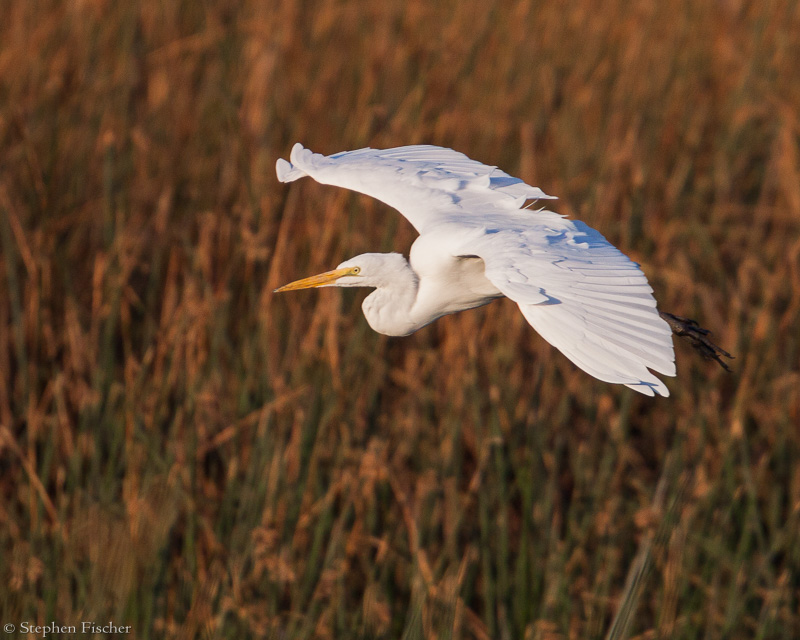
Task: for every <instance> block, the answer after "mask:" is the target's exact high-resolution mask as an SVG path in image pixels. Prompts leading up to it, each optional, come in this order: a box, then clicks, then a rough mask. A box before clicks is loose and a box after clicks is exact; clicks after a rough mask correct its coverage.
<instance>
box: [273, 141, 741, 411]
mask: <svg viewBox="0 0 800 640" xmlns="http://www.w3.org/2000/svg"><path fill="white" fill-rule="evenodd" d="M276 170H277V173H278V179H279V180H280V181H281V182H292V181H294V180H297V179H298V178H302V177H304V176H311V177H312V178H314V180H316V181H317V182H320V183H322V184H331V185H336V186H339V187H344V188H347V189H352V190H354V191H358V192H360V193H364V194H366V195H369V196H372V197H373V198H377V199H378V200H380V201H381V202H384V203H386V204H388V205H389V206H391V207H394V208H395V209H397V210H398V211H399V212H400V213H401V214H403V215H404V216H405V217H406V218H407V219H408V221H409V222H410V223H411V224H412V225H414V228H415V229H416V230H417V231H418V232H419V238H417V240H416V241H415V242H414V244H413V245H412V247H411V251H410V254H409V259H408V260H406V259H405V258H404V257H403V256H402V255H400V254H398V253H365V254H362V255H359V256H356V257H355V258H351V259H350V260H346V261H345V262H342V263H341V264H340V265H339V266H338V267H336V269H334V270H333V271H327V272H325V273H321V274H319V275H316V276H311V277H310V278H304V279H302V280H297V281H295V282H292V283H290V284H287V285H285V286H283V287H280V288H279V289H276V292H277V291H292V290H295V289H306V288H310V287H331V286H333V287H371V288H374V289H375V291H373V292H372V293H371V294H370V295H368V296H367V297H366V298H365V300H364V302H363V304H362V308H363V310H364V315H365V316H366V319H367V322H368V323H369V325H370V326H371V327H372V328H373V329H374V330H375V331H377V332H379V333H384V334H386V335H390V336H405V335H408V334H410V333H413V332H414V331H417V330H418V329H421V328H422V327H424V326H425V325H427V324H429V323H431V322H433V321H434V320H436V319H437V318H440V317H442V316H443V315H446V314H449V313H455V312H457V311H463V310H465V309H472V308H474V307H479V306H481V305H484V304H487V303H488V302H491V301H492V300H494V299H495V298H499V297H502V296H506V297H508V298H511V300H513V301H514V302H516V303H517V305H519V308H520V311H522V314H523V315H524V316H525V319H526V320H527V321H528V322H529V323H530V324H531V326H533V328H534V329H536V331H538V332H539V334H540V335H541V336H542V337H543V338H544V339H545V340H547V341H548V342H549V343H550V344H552V345H553V346H554V347H556V349H558V350H559V351H561V353H563V354H564V355H565V356H566V357H567V358H569V359H570V360H571V361H572V362H573V363H575V364H576V365H577V366H578V367H580V368H581V369H583V370H584V371H585V372H586V373H588V374H590V375H592V376H594V377H595V378H598V379H600V380H603V381H605V382H611V383H616V384H624V385H625V386H627V387H630V388H631V389H634V390H635V391H638V392H639V393H643V394H645V395H648V396H652V395H654V394H659V395H662V396H668V395H669V390H668V389H667V387H666V385H664V383H663V382H662V381H661V380H660V379H659V378H657V377H656V376H655V375H653V374H652V373H651V372H650V371H649V370H648V369H652V370H653V371H657V372H658V373H661V374H663V375H665V376H674V375H675V353H674V350H673V345H672V331H673V330H672V329H671V328H670V324H672V323H670V324H668V323H667V322H665V320H664V319H662V317H661V316H660V315H659V312H658V310H657V309H656V301H655V298H653V295H652V291H653V290H652V288H651V287H650V285H649V284H648V283H647V278H646V277H645V275H644V273H642V271H641V269H639V266H638V265H637V264H636V263H635V262H633V261H632V260H630V259H629V258H628V257H627V256H626V255H625V254H623V253H622V252H621V251H620V250H619V249H617V248H616V247H614V246H613V245H612V244H611V243H609V242H608V241H607V240H606V239H605V238H604V237H603V236H602V235H601V234H600V233H598V232H597V231H595V230H594V229H592V228H591V227H589V226H587V225H586V224H584V223H583V222H580V221H579V220H569V219H567V218H565V217H564V216H562V215H559V214H557V213H553V212H552V211H547V210H545V209H531V208H529V206H530V204H532V203H533V202H536V201H538V200H543V199H554V197H553V196H548V195H547V194H545V193H544V192H543V191H542V190H541V189H539V188H538V187H532V186H530V185H528V184H526V183H525V182H523V181H522V180H520V179H519V178H514V177H512V176H510V175H508V174H507V173H505V172H503V171H501V170H500V169H498V168H497V167H491V166H487V165H485V164H482V163H480V162H477V161H475V160H471V159H470V158H468V157H467V156H465V155H464V154H462V153H459V152H457V151H453V150H452V149H446V148H443V147H435V146H430V145H416V146H408V147H397V148H395V149H383V150H381V149H370V148H366V149H359V150H357V151H344V152H342V153H337V154H334V155H332V156H323V155H320V154H318V153H313V152H312V151H310V150H309V149H305V148H304V147H303V146H302V145H301V144H296V145H295V146H294V148H293V149H292V153H291V162H287V161H286V160H283V159H280V160H278V162H277V166H276ZM526 205H527V206H526ZM667 315H668V314H667ZM669 317H670V318H674V316H669ZM681 320H682V319H681ZM687 322H691V321H687ZM680 326H682V327H685V326H686V325H683V324H681V325H680ZM695 326H696V325H695ZM700 331H701V332H702V331H703V330H702V329H701V330H700ZM676 333H678V330H677V329H676ZM679 335H681V334H680V333H679ZM703 335H705V334H703ZM726 355H727V354H726ZM723 366H724V365H723Z"/></svg>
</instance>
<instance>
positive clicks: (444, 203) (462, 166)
mask: <svg viewBox="0 0 800 640" xmlns="http://www.w3.org/2000/svg"><path fill="white" fill-rule="evenodd" d="M290 158H291V163H290V162H287V161H286V160H283V159H280V160H278V162H277V165H276V170H277V173H278V179H279V180H280V181H281V182H292V181H293V180H297V179H298V178H302V177H304V176H311V177H312V178H314V180H316V181H317V182H321V183H323V184H331V185H335V186H338V187H344V188H346V189H352V190H353V191H358V192H360V193H364V194H366V195H368V196H372V197H373V198H376V199H377V200H380V201H381V202H385V203H386V204H388V205H389V206H391V207H394V208H395V209H397V210H398V211H399V212H400V213H402V214H403V215H404V216H405V217H406V218H407V219H408V221H409V222H411V224H412V225H414V228H416V230H417V231H418V232H419V233H424V232H425V230H426V229H429V228H430V227H431V226H433V225H436V224H439V223H441V222H442V221H444V220H445V219H452V218H453V216H457V217H458V218H459V219H462V218H465V217H467V218H469V217H471V218H475V219H479V218H481V217H483V216H486V215H487V214H491V213H505V212H512V211H515V210H518V209H520V208H521V207H523V206H524V205H525V203H526V202H527V201H529V200H538V199H540V198H552V197H553V196H548V195H547V194H546V193H544V192H543V191H542V190H541V189H539V188H538V187H531V186H530V185H528V184H525V183H524V182H523V181H522V180H520V179H519V178H514V177H512V176H510V175H508V174H507V173H505V172H504V171H501V170H500V169H498V168H497V167H490V166H488V165H485V164H482V163H480V162H477V161H475V160H471V159H470V158H468V157H467V156H465V155H464V154H463V153H459V152H458V151H453V150H452V149H445V148H443V147H435V146H431V145H415V146H410V147H397V148H395V149H369V148H367V149H359V150H358V151H344V152H342V153H337V154H334V155H332V156H323V155H320V154H318V153H313V152H312V151H310V150H309V149H305V148H304V147H303V145H301V144H299V143H298V144H296V145H294V147H293V148H292V153H291V156H290Z"/></svg>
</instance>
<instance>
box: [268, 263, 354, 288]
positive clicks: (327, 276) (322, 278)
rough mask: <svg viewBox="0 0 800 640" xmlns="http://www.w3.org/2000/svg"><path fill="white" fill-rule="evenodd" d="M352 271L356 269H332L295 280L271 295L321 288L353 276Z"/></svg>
mask: <svg viewBox="0 0 800 640" xmlns="http://www.w3.org/2000/svg"><path fill="white" fill-rule="evenodd" d="M354 269H356V267H345V268H344V269H334V270H333V271H326V272H325V273H320V274H319V275H316V276H311V277H309V278H303V279H302V280H295V281H294V282H290V283H289V284H285V285H283V286H282V287H280V288H278V289H275V291H274V292H273V293H280V292H282V291H296V290H297V289H311V288H313V287H323V286H325V285H326V284H333V283H334V282H336V281H337V280H338V279H339V278H341V277H342V276H352V275H355V274H354V273H353V270H354Z"/></svg>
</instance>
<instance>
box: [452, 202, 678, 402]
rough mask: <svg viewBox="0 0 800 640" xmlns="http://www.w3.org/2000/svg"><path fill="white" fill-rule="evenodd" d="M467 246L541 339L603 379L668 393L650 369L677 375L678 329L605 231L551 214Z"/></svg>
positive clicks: (648, 392)
mask: <svg viewBox="0 0 800 640" xmlns="http://www.w3.org/2000/svg"><path fill="white" fill-rule="evenodd" d="M534 217H535V218H539V220H534V221H531V223H529V224H525V225H517V226H516V228H511V229H505V230H494V229H487V230H485V231H484V233H478V234H477V235H476V236H473V238H472V239H471V240H469V241H467V242H466V244H465V245H464V247H463V250H464V251H465V253H469V254H473V255H477V256H479V257H481V258H482V259H483V260H484V262H485V264H486V270H485V274H486V277H487V278H488V279H489V280H490V281H491V282H492V284H494V285H495V286H496V287H497V288H498V289H499V290H500V292H501V293H503V294H504V295H506V296H507V297H509V298H511V299H512V300H514V301H515V302H516V303H517V304H518V305H519V308H520V310H521V311H522V313H523V315H524V316H525V318H526V319H527V320H528V322H529V323H530V324H531V325H532V326H533V328H534V329H536V331H538V332H539V334H540V335H541V336H542V337H543V338H544V339H545V340H547V341H548V342H549V343H550V344H552V345H553V346H554V347H556V348H557V349H558V350H559V351H561V352H562V353H563V354H564V355H565V356H567V358H569V359H570V360H572V362H574V363H575V364H576V365H578V366H579V367H580V368H581V369H583V370H584V371H586V372H587V373H589V374H591V375H593V376H594V377H595V378H599V379H600V380H604V381H606V382H614V383H620V384H624V385H626V386H628V387H630V388H632V389H635V390H636V391H639V392H640V393H643V394H645V395H649V396H652V395H654V393H658V394H659V395H662V396H668V395H669V390H668V389H667V387H666V386H665V385H664V383H663V382H662V381H661V380H659V379H658V378H657V377H656V376H654V375H653V374H652V373H651V372H650V371H648V368H650V369H653V370H655V371H658V372H659V373H662V374H664V375H667V376H674V375H675V354H674V350H673V346H672V331H671V330H670V328H669V325H667V323H666V322H664V321H663V320H662V319H661V318H660V317H659V315H658V311H657V310H656V301H655V299H654V298H653V295H652V291H653V290H652V288H651V287H650V285H649V284H648V283H647V278H646V277H645V275H644V273H642V271H641V270H640V269H639V267H638V265H637V264H636V263H635V262H633V261H631V260H630V259H629V258H628V257H627V256H626V255H625V254H623V253H622V252H621V251H619V250H618V249H616V248H615V247H614V246H613V245H611V244H610V243H609V242H608V241H607V240H606V239H605V238H604V237H603V236H602V235H601V234H600V233H598V232H597V231H595V230H594V229H592V228H590V227H588V226H587V225H585V224H583V223H582V222H579V221H572V220H567V219H565V218H561V217H560V216H557V215H556V214H553V213H551V212H547V211H542V212H538V213H536V214H535V216H534Z"/></svg>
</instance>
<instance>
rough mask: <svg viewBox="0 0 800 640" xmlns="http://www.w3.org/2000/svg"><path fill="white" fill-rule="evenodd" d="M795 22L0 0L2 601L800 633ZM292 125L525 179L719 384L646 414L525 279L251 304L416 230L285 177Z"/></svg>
mask: <svg viewBox="0 0 800 640" xmlns="http://www.w3.org/2000/svg"><path fill="white" fill-rule="evenodd" d="M798 6H799V5H798V3H796V2H794V1H791V0H785V1H782V0H774V1H773V0H768V1H767V2H748V1H746V0H720V1H719V2H691V1H688V0H664V1H663V2H650V1H649V0H634V1H633V2H627V1H622V0H609V1H608V2H604V3H602V4H598V3H595V2H591V1H589V0H578V1H577V2H572V3H560V2H557V1H555V0H541V1H540V2H531V1H526V0H521V1H519V2H477V1H473V0H467V1H464V2H458V1H455V0H445V1H443V2H440V3H431V2H423V1H409V2H402V1H401V0H386V1H385V2H382V3H376V2H372V1H371V0H312V1H301V0H270V1H263V0H258V1H244V2H234V1H233V0H206V1H204V2H189V1H183V2H179V1H176V2H170V3H163V2H155V1H142V2H111V1H109V0H83V1H77V0H76V1H70V2H65V1H56V0H30V1H27V2H23V1H14V0H5V1H2V2H0V14H2V15H3V18H2V20H0V240H1V241H2V242H1V244H0V252H2V253H1V255H2V258H1V259H0V585H2V586H1V587H0V618H2V621H3V622H14V623H19V622H20V621H22V620H29V621H34V622H37V621H38V622H39V623H45V622H51V621H54V622H57V623H58V624H77V623H79V622H80V621H81V620H95V621H106V620H109V619H110V620H112V621H114V622H115V623H116V624H130V625H132V627H133V630H134V633H133V634H132V637H137V638H194V637H209V638H249V637H268V638H292V639H294V638H347V637H358V638H409V639H410V638H423V637H425V638H480V639H482V638H503V639H505V638H511V639H514V638H542V639H544V638H548V639H553V638H602V637H605V636H606V634H607V633H608V634H609V637H633V636H635V637H637V638H795V637H798V635H800V613H799V611H798V610H799V608H800V597H799V596H798V593H800V534H799V533H798V532H800V465H799V464H798V460H800V457H799V455H800V426H799V425H800V391H798V389H800V328H799V327H800V70H799V67H798V60H800V9H799V8H798ZM295 141H301V142H303V143H304V144H305V145H307V146H309V147H311V148H312V149H314V150H315V151H320V152H323V153H333V152H336V151H341V150H344V149H352V148H358V147H362V146H366V145H371V146H377V147H383V146H398V145H402V144H410V143H421V142H426V143H433V144H440V145H445V146H452V147H455V148H456V149H458V150H460V151H463V152H465V153H467V154H468V155H470V156H471V157H473V158H476V159H479V160H481V161H483V162H486V163H488V164H495V165H498V166H500V167H502V168H503V169H505V170H507V171H509V172H510V173H512V174H514V175H519V176H520V177H522V178H524V179H525V180H526V181H528V182H530V183H532V184H535V185H539V186H541V187H542V188H543V189H544V190H545V191H546V192H548V193H552V194H555V195H558V196H559V197H560V198H561V199H560V200H559V201H558V202H557V203H556V204H555V208H556V210H558V211H559V212H561V213H566V214H570V215H572V216H575V217H580V218H581V219H583V220H584V221H586V222H587V223H589V224H590V225H592V226H594V227H596V228H597V229H599V230H600V231H601V232H602V233H604V234H605V235H606V237H608V239H609V240H610V241H612V242H613V243H615V244H617V245H618V246H619V247H620V248H622V249H623V250H624V251H626V252H627V253H628V254H629V255H631V256H632V257H633V258H634V259H636V260H637V261H639V262H640V263H641V264H642V266H643V268H644V270H645V271H646V273H647V275H648V277H649V278H650V280H651V283H652V284H653V286H654V288H655V290H656V295H657V297H658V299H659V303H660V307H661V308H662V309H663V310H665V311H671V312H673V313H678V314H681V315H687V316H690V317H695V318H697V319H698V320H700V321H701V322H702V323H703V324H704V325H705V326H708V327H709V328H711V329H713V330H714V331H715V338H716V340H717V342H718V343H719V344H721V345H722V346H723V347H725V348H726V349H728V350H730V351H731V352H733V353H735V354H736V356H737V359H736V360H735V361H734V362H733V365H734V368H735V373H734V374H732V375H731V374H725V373H724V372H723V371H722V370H721V369H719V368H717V367H716V365H713V364H708V363H705V362H703V361H701V360H699V358H697V357H696V356H695V354H694V353H692V352H691V350H690V349H689V348H688V347H687V346H685V345H682V344H679V345H677V352H678V372H679V375H678V377H677V378H675V379H670V380H668V381H667V383H668V385H669V387H670V390H671V391H672V394H673V395H672V397H670V398H669V399H656V400H651V399H647V398H644V397H642V396H639V395H637V394H635V393H634V392H632V391H629V390H627V389H624V388H618V387H616V386H611V385H606V384H603V383H601V382H598V381H595V380H593V379H592V378H590V377H589V376H588V375H586V374H583V373H582V372H580V371H577V370H576V369H575V367H573V366H572V365H571V364H570V363H569V362H568V361H567V360H566V359H565V358H564V357H562V356H560V355H559V354H558V353H557V352H555V351H554V350H553V349H552V348H550V347H549V346H548V345H547V344H546V343H544V341H543V340H542V339H541V338H539V337H538V336H537V335H535V333H534V332H533V330H532V329H531V328H530V327H528V326H527V325H526V323H525V322H524V320H523V318H522V316H521V314H519V312H518V310H517V309H516V307H515V305H514V304H513V303H510V302H509V301H499V302H496V303H494V304H492V305H490V306H489V307H486V308H483V309H479V310H475V311H470V312H467V313H463V314H459V315H457V316H450V317H447V318H444V319H442V320H440V321H439V322H437V323H435V324H434V325H432V326H430V327H427V328H426V329H424V330H422V331H420V332H418V333H417V334H415V335H414V336H412V337H409V338H404V339H390V338H387V337H385V336H380V335H377V334H375V333H373V332H371V330H370V329H369V327H368V326H367V324H366V321H365V320H364V319H363V317H362V316H361V313H360V307H359V305H360V301H361V299H362V298H363V296H364V292H363V291H361V292H357V291H344V292H343V291H330V290H323V291H319V292H302V293H297V294H292V295H288V294H286V295H282V296H273V295H272V293H271V291H272V289H273V288H274V287H276V286H278V285H280V284H283V283H285V282H287V281H289V280H292V279H295V278H297V277H302V276H305V275H310V274H312V273H316V272H319V271H322V270H326V269H329V268H332V267H333V266H335V265H336V264H338V263H339V262H340V261H342V260H344V259H345V258H347V257H350V256H352V255H356V254H358V253H361V252H364V251H387V250H402V251H407V249H408V247H409V246H410V244H411V242H412V241H413V239H414V233H413V230H412V229H411V227H410V225H408V224H407V223H406V222H405V221H404V220H402V219H401V218H400V217H399V216H398V215H396V214H395V213H394V212H392V211H391V210H389V209H387V208H386V207H384V206H382V205H381V204H380V203H376V202H374V201H371V200H369V199H367V198H364V197H361V196H358V195H355V194H350V193H347V192H344V191H341V190H337V189H334V188H330V187H322V186H320V185H316V184H314V183H313V182H311V181H302V182H300V183H296V184H292V185H290V186H287V185H281V184H279V183H278V182H277V181H276V179H275V175H274V163H275V160H276V159H277V158H278V157H281V156H283V157H286V156H287V154H288V152H289V149H290V147H291V144H292V143H294V142H295ZM618 612H621V614H620V615H619V616H618V617H616V616H617V613H618Z"/></svg>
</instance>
